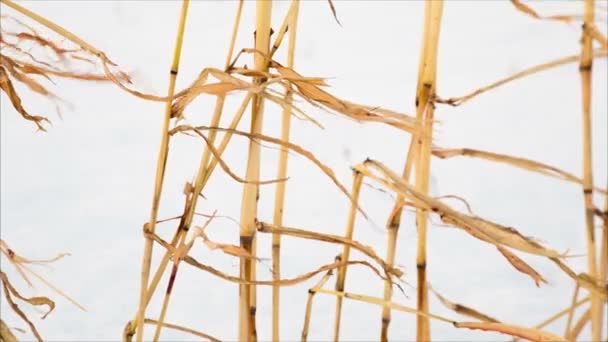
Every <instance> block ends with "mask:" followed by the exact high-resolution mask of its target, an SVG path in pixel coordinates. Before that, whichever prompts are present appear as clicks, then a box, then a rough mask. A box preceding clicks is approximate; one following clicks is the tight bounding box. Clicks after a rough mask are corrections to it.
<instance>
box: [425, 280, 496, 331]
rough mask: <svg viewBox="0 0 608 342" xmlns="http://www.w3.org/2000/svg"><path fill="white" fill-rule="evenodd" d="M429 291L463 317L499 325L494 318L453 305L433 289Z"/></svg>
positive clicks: (459, 305) (462, 306) (460, 305)
mask: <svg viewBox="0 0 608 342" xmlns="http://www.w3.org/2000/svg"><path fill="white" fill-rule="evenodd" d="M429 289H430V290H431V291H433V293H434V294H435V296H436V297H437V299H439V301H440V302H441V304H443V305H445V306H446V307H447V308H448V309H450V310H453V311H454V312H456V313H458V314H461V315H463V316H468V317H472V318H476V319H478V320H480V321H483V322H494V323H499V321H498V320H497V319H495V318H493V317H490V316H488V315H486V314H484V313H481V312H479V311H477V310H475V309H473V308H470V307H468V306H464V305H462V304H458V303H453V302H450V301H449V300H447V299H445V298H444V297H443V296H441V295H440V294H439V293H437V292H436V291H435V290H434V289H433V288H432V287H430V286H429Z"/></svg>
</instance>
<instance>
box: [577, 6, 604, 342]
mask: <svg viewBox="0 0 608 342" xmlns="http://www.w3.org/2000/svg"><path fill="white" fill-rule="evenodd" d="M594 9H595V7H594V1H593V0H585V10H584V23H583V33H582V44H581V45H582V46H581V59H580V65H579V70H580V74H581V90H582V114H583V120H582V121H583V132H582V133H583V151H582V152H583V196H584V200H585V223H586V231H587V267H588V271H589V276H591V278H592V279H594V280H597V268H596V266H597V264H596V263H597V260H596V251H595V249H596V246H595V231H594V230H595V228H594V219H595V217H594V206H593V163H592V157H591V156H592V152H591V144H592V138H591V67H592V65H593V56H592V54H593V37H592V36H591V34H590V33H589V29H590V28H591V27H592V26H593V22H594ZM601 310H602V306H601V300H600V298H599V297H598V296H597V294H594V293H591V337H592V338H591V339H592V340H593V341H599V340H600V339H601V321H600V318H601V314H602V313H601Z"/></svg>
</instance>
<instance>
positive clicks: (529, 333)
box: [454, 322, 567, 342]
mask: <svg viewBox="0 0 608 342" xmlns="http://www.w3.org/2000/svg"><path fill="white" fill-rule="evenodd" d="M454 326H455V327H456V328H468V329H474V330H484V331H495V332H499V333H503V334H507V335H511V336H516V337H521V338H525V339H528V340H531V341H539V342H541V341H547V342H567V340H566V339H565V338H563V337H561V336H557V335H555V334H552V333H549V332H546V331H542V330H539V329H533V328H526V327H521V326H517V325H507V324H502V323H491V322H483V323H478V322H455V323H454Z"/></svg>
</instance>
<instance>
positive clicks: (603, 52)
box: [435, 49, 608, 106]
mask: <svg viewBox="0 0 608 342" xmlns="http://www.w3.org/2000/svg"><path fill="white" fill-rule="evenodd" d="M592 55H593V57H594V58H598V57H606V56H608V50H607V49H599V50H595V51H593V54H592ZM579 60H580V55H573V56H568V57H564V58H559V59H556V60H553V61H550V62H547V63H542V64H538V65H535V66H533V67H530V68H527V69H524V70H522V71H520V72H517V73H515V74H513V75H511V76H509V77H506V78H503V79H501V80H499V81H496V82H494V83H492V84H489V85H487V86H483V87H481V88H479V89H476V90H474V91H472V92H470V93H468V94H466V95H463V96H458V97H451V98H448V99H444V98H441V97H436V98H435V102H436V103H444V104H448V105H451V106H460V105H461V104H463V103H465V102H467V101H469V100H471V99H472V98H474V97H476V96H479V95H481V94H483V93H485V92H487V91H490V90H492V89H495V88H498V87H500V86H502V85H505V84H507V83H509V82H511V81H515V80H518V79H520V78H524V77H527V76H530V75H534V74H536V73H539V72H541V71H545V70H549V69H553V68H556V67H558V66H562V65H565V64H569V63H574V62H578V61H579Z"/></svg>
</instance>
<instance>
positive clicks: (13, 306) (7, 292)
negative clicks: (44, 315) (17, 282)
mask: <svg viewBox="0 0 608 342" xmlns="http://www.w3.org/2000/svg"><path fill="white" fill-rule="evenodd" d="M0 280H1V281H2V286H3V288H4V297H5V298H6V301H7V302H8V304H9V305H10V307H11V309H12V310H13V311H14V312H15V313H16V314H17V315H18V316H19V317H21V319H22V320H24V321H25V323H27V325H28V326H29V327H30V330H31V331H32V334H34V337H36V339H37V340H38V341H39V342H42V337H41V336H40V333H39V332H38V330H37V329H36V326H35V325H34V323H32V321H30V320H29V318H28V317H27V316H26V315H25V313H23V311H21V309H19V306H18V305H17V304H16V303H15V302H14V301H13V298H12V297H11V293H12V294H13V295H15V296H16V297H18V298H23V297H22V296H21V295H20V294H19V292H17V290H15V288H14V287H13V286H12V285H11V283H10V282H9V281H8V277H7V276H6V274H5V273H4V272H2V271H0ZM51 310H52V309H51ZM49 312H50V311H49Z"/></svg>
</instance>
